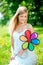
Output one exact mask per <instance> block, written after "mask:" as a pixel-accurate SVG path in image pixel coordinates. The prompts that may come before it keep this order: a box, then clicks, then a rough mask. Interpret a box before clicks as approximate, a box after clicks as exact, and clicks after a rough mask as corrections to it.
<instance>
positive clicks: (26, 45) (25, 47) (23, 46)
mask: <svg viewBox="0 0 43 65" xmlns="http://www.w3.org/2000/svg"><path fill="white" fill-rule="evenodd" d="M22 48H23V50H25V49H27V48H28V42H25V43H23V45H22Z"/></svg>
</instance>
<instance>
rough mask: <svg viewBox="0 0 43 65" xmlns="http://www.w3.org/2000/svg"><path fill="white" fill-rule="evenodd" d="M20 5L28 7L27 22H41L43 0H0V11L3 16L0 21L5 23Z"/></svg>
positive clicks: (34, 23)
mask: <svg viewBox="0 0 43 65" xmlns="http://www.w3.org/2000/svg"><path fill="white" fill-rule="evenodd" d="M21 5H22V6H26V7H27V8H28V12H29V13H28V15H29V17H28V18H29V20H28V22H30V23H31V24H33V25H36V24H38V25H39V24H40V23H42V24H43V22H42V18H43V0H1V1H0V12H1V13H2V14H3V16H4V18H3V19H2V21H1V23H3V24H6V23H7V22H8V20H9V19H10V18H11V17H12V16H13V15H14V14H15V12H16V10H17V8H18V7H19V6H21Z"/></svg>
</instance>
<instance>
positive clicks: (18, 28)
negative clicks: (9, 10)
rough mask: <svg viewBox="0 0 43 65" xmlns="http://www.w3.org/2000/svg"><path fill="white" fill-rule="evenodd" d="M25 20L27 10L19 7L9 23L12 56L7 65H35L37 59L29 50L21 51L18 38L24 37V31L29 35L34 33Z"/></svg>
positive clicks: (20, 43) (26, 18)
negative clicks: (28, 32)
mask: <svg viewBox="0 0 43 65" xmlns="http://www.w3.org/2000/svg"><path fill="white" fill-rule="evenodd" d="M27 20H28V10H27V8H26V7H25V6H21V7H19V8H18V9H17V11H16V13H15V15H14V16H13V17H12V19H11V21H10V24H9V32H10V36H11V42H12V46H11V52H12V56H11V61H10V63H9V65H36V60H37V57H36V54H35V52H34V51H30V50H29V49H26V50H23V49H22V44H23V42H22V41H21V40H20V36H21V35H24V33H25V31H26V30H30V31H31V33H33V32H34V29H33V27H32V25H31V24H28V23H27Z"/></svg>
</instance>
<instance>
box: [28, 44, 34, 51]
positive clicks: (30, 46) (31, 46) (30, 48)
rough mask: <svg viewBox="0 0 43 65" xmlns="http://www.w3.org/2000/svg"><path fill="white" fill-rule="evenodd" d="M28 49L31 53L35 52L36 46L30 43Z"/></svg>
mask: <svg viewBox="0 0 43 65" xmlns="http://www.w3.org/2000/svg"><path fill="white" fill-rule="evenodd" d="M28 49H29V50H30V51H33V50H34V46H33V44H32V43H30V44H29V45H28Z"/></svg>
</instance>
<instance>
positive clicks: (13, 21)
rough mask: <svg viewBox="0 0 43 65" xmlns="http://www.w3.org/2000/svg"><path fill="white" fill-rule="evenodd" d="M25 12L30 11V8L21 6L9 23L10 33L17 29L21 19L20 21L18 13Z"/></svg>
mask: <svg viewBox="0 0 43 65" xmlns="http://www.w3.org/2000/svg"><path fill="white" fill-rule="evenodd" d="M24 12H27V13H28V10H27V8H26V7H25V6H20V7H19V8H18V9H17V11H16V13H15V15H14V16H13V17H12V18H11V20H10V23H9V33H10V35H12V34H13V31H14V30H15V29H16V26H17V25H18V23H19V21H18V15H19V14H23V13H24Z"/></svg>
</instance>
